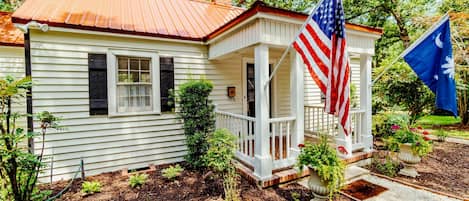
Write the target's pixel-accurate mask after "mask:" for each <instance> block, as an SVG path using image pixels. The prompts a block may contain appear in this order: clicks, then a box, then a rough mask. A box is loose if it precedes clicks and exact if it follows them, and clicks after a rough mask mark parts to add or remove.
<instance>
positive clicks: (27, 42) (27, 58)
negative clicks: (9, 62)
mask: <svg viewBox="0 0 469 201" xmlns="http://www.w3.org/2000/svg"><path fill="white" fill-rule="evenodd" d="M15 26H16V27H17V28H18V29H20V30H21V31H23V33H24V63H25V66H24V72H25V76H26V77H31V76H32V68H31V39H30V34H29V27H37V28H39V29H40V30H41V31H43V32H46V31H48V30H49V26H48V25H47V24H40V23H37V22H35V21H31V22H28V23H27V24H24V25H19V24H17V25H15ZM26 113H27V114H28V116H27V119H26V123H27V127H28V129H27V130H28V133H32V132H33V131H34V120H33V116H32V114H33V91H32V88H30V89H29V90H28V91H27V92H26ZM28 151H29V152H30V153H34V138H29V139H28Z"/></svg>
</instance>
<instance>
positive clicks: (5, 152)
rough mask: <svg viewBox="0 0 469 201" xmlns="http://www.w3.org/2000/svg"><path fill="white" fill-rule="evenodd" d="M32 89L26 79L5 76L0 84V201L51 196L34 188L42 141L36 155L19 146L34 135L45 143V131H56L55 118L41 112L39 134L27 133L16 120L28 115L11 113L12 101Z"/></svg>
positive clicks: (28, 79)
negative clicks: (18, 125)
mask: <svg viewBox="0 0 469 201" xmlns="http://www.w3.org/2000/svg"><path fill="white" fill-rule="evenodd" d="M31 86H32V82H31V79H30V78H29V77H25V78H22V79H15V78H13V77H12V76H6V77H5V79H3V80H0V110H1V114H0V176H1V178H2V179H1V180H0V200H12V201H24V200H28V201H30V200H44V199H45V198H46V197H47V196H48V195H49V194H50V192H47V191H41V190H39V189H38V188H37V187H36V183H37V179H38V175H39V171H40V169H41V168H42V167H44V166H45V165H44V163H42V159H43V153H44V140H42V147H41V149H40V152H39V155H35V154H33V153H29V152H28V150H27V149H25V148H24V146H23V145H22V144H23V143H24V142H25V141H28V140H29V139H32V138H34V137H36V135H37V134H41V135H42V139H44V138H45V135H46V132H47V129H49V128H55V127H56V124H55V122H56V120H57V118H56V117H54V116H53V115H51V114H50V113H48V112H41V113H39V114H38V115H37V116H36V118H37V119H38V120H39V122H40V128H41V132H40V133H32V132H31V133H26V132H25V129H23V128H20V127H17V120H18V119H20V118H25V117H26V116H28V115H31V114H28V115H26V114H20V113H18V112H13V111H12V104H14V101H16V100H19V98H24V97H25V96H26V95H25V94H26V92H27V91H28V90H29V89H30V88H31Z"/></svg>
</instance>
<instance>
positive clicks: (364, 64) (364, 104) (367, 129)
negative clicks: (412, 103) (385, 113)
mask: <svg viewBox="0 0 469 201" xmlns="http://www.w3.org/2000/svg"><path fill="white" fill-rule="evenodd" d="M371 60H372V58H371V55H369V54H361V55H360V108H361V109H362V110H365V112H364V114H362V115H361V117H362V118H361V119H360V121H361V130H362V133H360V134H361V135H362V140H363V145H364V147H365V149H364V151H365V152H370V151H372V150H373V135H372V134H371V125H372V116H371V115H372V113H371V112H372V111H371V104H372V103H371V82H372V80H371V65H372V64H371Z"/></svg>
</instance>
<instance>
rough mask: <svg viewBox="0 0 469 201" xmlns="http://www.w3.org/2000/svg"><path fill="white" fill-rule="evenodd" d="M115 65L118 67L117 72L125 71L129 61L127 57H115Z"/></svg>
mask: <svg viewBox="0 0 469 201" xmlns="http://www.w3.org/2000/svg"><path fill="white" fill-rule="evenodd" d="M117 63H118V66H119V70H127V68H128V64H129V60H128V58H127V57H117Z"/></svg>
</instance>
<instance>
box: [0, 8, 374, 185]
mask: <svg viewBox="0 0 469 201" xmlns="http://www.w3.org/2000/svg"><path fill="white" fill-rule="evenodd" d="M306 17H307V16H306V15H304V14H301V13H296V12H291V11H287V10H283V9H278V8H272V7H269V6H266V5H265V4H264V3H262V2H256V3H255V4H254V5H253V6H252V7H251V8H250V9H248V10H245V9H242V8H238V7H233V6H231V5H227V4H223V3H219V2H216V1H215V0H213V1H212V2H208V1H199V0H172V1H163V0H155V1H133V0H120V1H115V0H100V1H88V0H86V1H84V0H69V1H63V0H48V1H41V0H28V1H26V2H25V3H24V4H23V5H22V6H21V7H20V8H19V9H18V10H17V11H16V12H15V13H14V15H13V22H14V23H16V25H17V26H18V27H20V28H21V29H22V30H23V31H24V32H25V38H26V40H25V52H26V55H30V57H26V62H25V63H26V67H25V69H26V74H28V73H31V75H32V78H33V80H34V82H35V83H36V85H35V86H34V87H33V89H32V100H31V101H30V102H29V103H28V104H31V105H32V112H38V111H43V110H47V111H50V112H53V113H55V114H57V115H58V116H60V117H62V119H63V120H62V122H61V125H63V126H65V127H66V129H65V130H62V131H56V132H53V133H50V134H49V135H47V136H46V139H45V146H46V155H47V156H53V161H54V162H53V167H54V169H53V170H52V171H51V170H50V169H46V171H45V173H44V175H43V176H49V174H52V175H53V178H54V180H58V179H67V178H70V177H71V176H72V174H73V172H74V171H76V168H77V166H78V164H79V161H80V159H81V158H82V159H84V162H85V168H86V171H87V174H89V175H93V174H98V173H102V172H106V171H115V170H119V169H122V168H128V169H136V168H142V167H146V166H148V165H149V164H165V163H173V162H179V161H182V160H183V156H184V155H185V154H186V147H185V139H184V138H185V137H184V134H183V130H182V124H181V122H180V121H179V120H178V119H177V115H176V114H175V113H174V112H171V111H172V108H171V107H168V106H167V104H166V102H167V99H168V92H167V91H168V89H172V88H175V89H177V88H178V86H179V85H180V84H181V83H184V82H186V81H187V80H189V79H191V78H199V77H204V78H207V79H210V80H212V81H213V83H214V86H215V88H214V91H213V93H212V94H211V98H212V99H213V101H214V103H215V104H216V105H217V127H225V128H228V129H230V130H231V131H232V133H233V134H235V135H236V136H238V138H239V149H238V153H237V157H238V159H239V161H240V162H241V163H240V164H242V165H243V166H244V167H245V169H246V170H247V171H248V172H249V171H250V174H251V175H252V176H253V177H254V179H256V180H259V181H268V180H271V179H272V178H273V177H274V175H273V173H275V172H279V171H280V170H284V169H288V168H290V167H291V166H292V164H293V163H294V160H295V157H296V155H297V154H298V151H299V150H298V148H297V145H298V144H300V143H303V142H304V140H305V137H306V138H307V139H309V138H311V137H314V136H315V135H316V134H317V133H318V132H328V133H330V134H331V135H334V136H336V139H337V144H341V145H343V146H346V147H348V148H349V150H354V152H357V153H358V152H360V153H366V152H370V151H371V149H372V135H371V88H370V85H369V84H370V81H371V57H372V56H373V54H374V42H375V40H376V39H378V38H379V37H380V34H381V30H379V29H375V28H370V27H365V26H362V25H356V24H347V25H346V27H347V35H348V45H349V47H348V50H349V53H350V56H351V63H352V82H353V83H354V84H355V85H356V87H357V108H355V109H354V110H353V112H352V113H351V115H352V119H353V129H354V131H353V137H352V138H353V142H352V143H351V144H350V143H349V144H346V143H344V141H343V140H342V139H343V136H341V134H340V133H337V131H336V130H337V123H336V122H337V121H336V120H335V119H334V118H335V117H333V116H330V115H327V114H324V113H323V112H322V106H321V94H320V91H319V89H318V88H317V86H316V85H315V84H314V82H313V81H312V79H311V78H310V75H309V73H308V72H307V70H305V66H304V65H303V63H302V61H301V60H300V59H299V57H298V55H297V54H296V53H295V52H293V51H292V52H290V53H289V55H288V57H287V59H286V60H285V61H284V62H283V63H282V65H281V66H280V68H279V71H278V72H277V73H276V74H275V76H274V77H273V80H272V81H271V82H270V84H269V86H268V87H264V83H266V82H267V80H268V77H269V74H270V72H269V71H271V70H272V65H273V64H275V63H276V61H278V59H279V57H280V55H281V54H282V52H283V51H284V50H285V48H286V47H287V46H288V45H289V44H290V43H291V42H292V41H293V39H294V36H295V34H296V33H297V32H298V29H299V28H300V26H301V24H302V23H303V22H304V21H305V19H306ZM46 25H47V26H46ZM4 67H7V66H4V65H2V68H4ZM3 72H5V70H3V71H2V73H3ZM176 110H177V108H176ZM29 126H31V127H34V128H35V129H36V127H37V124H34V125H29ZM41 140H42V139H37V140H36V143H40V142H41ZM36 150H38V147H36ZM350 157H352V153H348V154H347V155H344V158H350ZM248 174H249V173H248Z"/></svg>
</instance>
